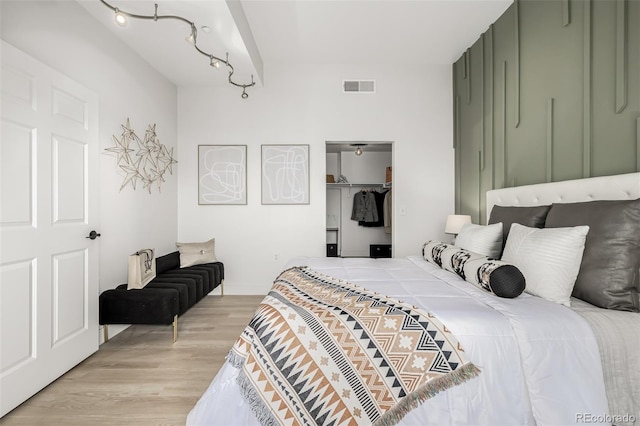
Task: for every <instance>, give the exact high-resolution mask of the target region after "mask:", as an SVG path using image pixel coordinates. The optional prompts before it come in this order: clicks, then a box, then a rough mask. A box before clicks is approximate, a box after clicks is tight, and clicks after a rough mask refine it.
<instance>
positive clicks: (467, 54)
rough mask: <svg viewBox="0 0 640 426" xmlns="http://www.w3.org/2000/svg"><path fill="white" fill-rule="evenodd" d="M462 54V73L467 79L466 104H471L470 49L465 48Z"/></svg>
mask: <svg viewBox="0 0 640 426" xmlns="http://www.w3.org/2000/svg"><path fill="white" fill-rule="evenodd" d="M464 55H465V56H464V57H465V61H464V66H465V70H464V75H465V78H466V80H467V105H470V104H471V50H470V49H467V51H466V52H464Z"/></svg>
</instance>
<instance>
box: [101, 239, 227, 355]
mask: <svg viewBox="0 0 640 426" xmlns="http://www.w3.org/2000/svg"><path fill="white" fill-rule="evenodd" d="M218 286H220V291H221V296H224V265H223V264H222V262H213V263H205V264H202V265H194V266H189V267H186V268H180V253H179V252H178V251H175V252H173V253H169V254H167V255H164V256H160V257H158V258H156V278H155V279H153V280H152V281H151V282H150V283H149V284H147V285H146V286H145V287H144V288H141V289H133V290H127V284H121V285H119V286H118V287H116V288H115V289H112V290H106V291H104V292H103V293H102V294H100V299H99V304H100V307H99V310H100V320H99V322H100V325H103V326H104V340H105V342H106V341H107V340H109V328H108V326H109V324H162V325H168V324H173V341H174V342H175V341H176V339H177V338H178V316H179V315H182V314H184V313H185V312H187V311H188V310H189V308H191V307H192V306H193V305H195V304H196V303H197V302H198V301H200V300H201V299H202V298H203V297H204V296H206V295H207V294H209V293H210V292H211V291H212V290H213V289H215V288H217V287H218Z"/></svg>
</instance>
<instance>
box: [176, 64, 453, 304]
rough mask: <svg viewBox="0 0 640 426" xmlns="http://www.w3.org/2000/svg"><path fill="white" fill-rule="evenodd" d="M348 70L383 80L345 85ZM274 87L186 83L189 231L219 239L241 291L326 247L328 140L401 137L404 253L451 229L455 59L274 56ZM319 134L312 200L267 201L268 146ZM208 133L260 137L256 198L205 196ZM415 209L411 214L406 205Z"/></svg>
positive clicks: (185, 227) (183, 112) (184, 165)
mask: <svg viewBox="0 0 640 426" xmlns="http://www.w3.org/2000/svg"><path fill="white" fill-rule="evenodd" d="M343 79H374V80H376V81H377V88H376V89H377V92H376V93H375V94H343V93H342V92H341V83H342V80H343ZM265 82H266V84H265V87H263V88H253V89H249V90H248V92H249V98H248V99H246V100H242V99H241V98H240V90H238V89H234V88H231V87H229V88H224V89H215V90H214V89H208V88H180V89H179V90H178V140H179V149H178V155H179V158H180V161H181V162H180V174H179V176H178V239H179V240H182V241H205V240H207V239H209V238H211V237H215V238H216V252H217V254H218V257H219V258H220V259H221V260H222V261H223V262H224V264H225V270H226V280H225V291H226V292H228V293H229V294H264V293H266V292H267V291H268V290H269V288H270V287H271V284H272V282H273V279H274V278H275V277H276V276H277V275H278V273H279V272H280V271H281V270H282V268H283V265H284V263H285V262H286V261H287V260H288V259H289V258H291V257H293V256H297V255H305V256H324V255H325V250H326V246H325V241H326V234H325V221H326V199H325V174H326V173H325V172H326V170H325V169H326V157H325V141H328V140H387V141H394V147H393V149H394V152H393V171H394V179H393V180H394V182H393V186H394V206H395V207H394V213H395V214H394V218H393V221H394V230H393V246H394V256H406V255H414V254H419V253H420V249H421V247H422V244H423V243H424V242H425V241H426V240H428V239H433V238H444V237H445V235H444V233H443V230H444V222H445V219H446V216H447V214H450V213H452V212H453V204H454V200H453V194H454V188H453V185H454V178H453V177H454V172H453V148H452V140H453V134H452V127H453V125H452V114H451V111H452V100H451V86H452V84H451V67H450V66H449V65H434V66H429V67H425V66H417V65H416V66H402V65H397V64H389V65H386V64H384V63H381V64H376V65H375V66H373V65H372V66H349V65H342V66H340V65H326V66H322V65H296V66H291V67H290V68H286V67H285V66H284V65H274V64H270V65H269V64H267V65H266V66H265ZM273 143H282V144H309V145H310V157H311V158H310V173H311V178H310V188H311V196H310V198H311V200H310V204H309V205H302V206H263V205H261V201H260V193H261V191H260V145H261V144H273ZM198 144H243V145H244V144H246V145H247V146H248V153H247V158H248V166H247V169H248V171H247V182H248V204H247V205H246V206H199V205H198V192H197V191H198V188H197V180H198V179H197V173H198V167H197V145H198ZM402 212H404V215H402V214H401V213H402Z"/></svg>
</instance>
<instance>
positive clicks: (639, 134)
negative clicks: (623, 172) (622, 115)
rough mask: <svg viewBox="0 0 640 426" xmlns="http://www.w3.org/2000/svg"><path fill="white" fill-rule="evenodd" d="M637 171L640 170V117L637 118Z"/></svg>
mask: <svg viewBox="0 0 640 426" xmlns="http://www.w3.org/2000/svg"><path fill="white" fill-rule="evenodd" d="M636 171H638V172H640V117H638V118H636Z"/></svg>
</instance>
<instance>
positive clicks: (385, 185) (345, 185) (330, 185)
mask: <svg viewBox="0 0 640 426" xmlns="http://www.w3.org/2000/svg"><path fill="white" fill-rule="evenodd" d="M353 187H367V188H391V182H387V183H328V184H327V188H353Z"/></svg>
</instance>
